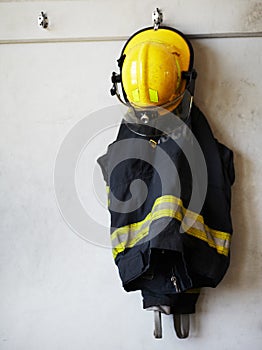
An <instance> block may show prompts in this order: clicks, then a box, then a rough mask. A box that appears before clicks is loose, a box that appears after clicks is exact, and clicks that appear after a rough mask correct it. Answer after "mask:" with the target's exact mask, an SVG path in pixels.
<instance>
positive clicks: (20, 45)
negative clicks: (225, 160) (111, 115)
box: [0, 0, 262, 350]
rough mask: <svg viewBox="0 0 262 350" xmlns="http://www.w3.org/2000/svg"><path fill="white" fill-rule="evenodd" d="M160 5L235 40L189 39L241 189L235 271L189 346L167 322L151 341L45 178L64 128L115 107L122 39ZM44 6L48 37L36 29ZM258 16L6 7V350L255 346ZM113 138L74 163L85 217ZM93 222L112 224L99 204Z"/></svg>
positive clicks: (2, 308)
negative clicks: (100, 159) (113, 79)
mask: <svg viewBox="0 0 262 350" xmlns="http://www.w3.org/2000/svg"><path fill="white" fill-rule="evenodd" d="M156 6H158V7H160V8H162V10H163V11H164V18H165V21H164V22H165V24H168V25H172V26H175V27H176V28H178V29H180V30H181V31H183V32H185V33H187V34H205V36H208V35H209V34H215V35H216V36H219V35H220V34H221V33H224V34H225V33H229V36H231V38H212V39H211V38H209V39H196V38H194V39H192V44H193V46H194V49H195V66H196V69H197V71H198V73H199V75H198V79H197V86H196V103H197V105H198V106H199V107H200V108H201V109H202V110H203V111H204V113H205V114H206V116H207V118H208V120H209V122H210V124H211V126H212V128H213V131H214V134H215V136H216V137H217V138H218V139H219V140H220V141H221V142H223V143H225V144H226V145H228V146H229V147H230V148H232V149H233V151H234V154H235V168H236V182H235V184H234V187H233V202H232V216H233V223H234V238H233V242H232V251H231V256H232V258H231V266H230V269H229V271H228V273H227V275H226V277H225V278H224V280H223V281H222V282H221V284H220V285H219V287H218V288H216V289H204V290H203V293H202V295H201V297H200V300H199V302H198V305H197V314H196V315H195V316H193V317H192V320H191V321H192V322H191V334H190V338H188V339H187V340H178V339H177V338H176V336H175V333H174V330H173V325H172V319H171V318H170V317H168V316H164V317H163V328H164V334H163V336H164V338H163V339H162V340H155V339H154V337H153V334H152V332H153V315H152V314H151V313H150V312H146V311H144V310H142V305H141V298H140V294H139V293H138V292H137V293H129V294H127V293H125V292H124V291H123V290H122V288H121V283H120V280H119V278H118V275H117V271H116V268H115V266H114V263H113V259H112V255H111V252H110V249H106V248H103V247H101V246H99V245H95V244H91V243H90V242H88V241H87V239H83V238H88V237H89V235H91V234H93V232H91V231H92V227H91V226H90V228H87V236H86V237H83V236H82V238H81V237H80V236H79V235H77V234H76V232H75V231H74V227H70V226H69V225H68V221H66V218H65V217H63V216H62V215H61V213H60V210H59V208H58V205H57V201H56V196H55V189H54V181H53V177H54V168H55V164H56V156H57V152H58V150H59V148H60V146H61V143H62V142H63V140H64V139H65V138H66V135H68V132H70V130H72V128H73V127H74V126H75V125H77V124H76V123H77V122H79V121H80V120H82V119H83V118H84V117H86V116H87V115H89V114H90V113H96V111H97V110H99V109H101V108H104V107H106V106H110V105H112V104H117V102H116V101H115V100H114V99H113V98H111V96H110V95H109V93H108V91H109V89H110V85H111V83H110V74H111V71H112V70H114V69H116V64H115V59H116V58H118V56H119V53H120V50H121V48H122V46H123V44H124V40H125V38H127V37H128V36H129V35H131V34H132V33H133V32H134V31H136V30H137V29H139V28H142V27H144V26H148V25H151V13H152V11H153V9H154V8H155V7H156ZM42 10H44V11H47V13H48V15H49V18H50V28H49V29H48V30H46V31H45V30H41V29H39V28H38V27H37V16H38V14H39V13H40V11H42ZM261 13H262V3H261V1H250V0H241V1H239V0H231V1H226V0H221V1H219V2H218V1H212V0H211V1H210V0H209V1H207V0H201V1H197V2H196V1H193V0H189V1H186V2H184V1H179V0H176V1H171V0H166V1H158V2H157V1H149V0H147V1H143V2H141V1H129V0H128V1H116V0H115V1H110V2H107V1H94V0H90V1H42V2H40V1H0V84H1V88H0V154H1V156H0V179H1V181H0V191H1V200H0V217H1V220H0V239H1V245H0V349H1V350H2V349H3V350H14V349H15V350H35V349H39V350H46V349H50V350H58V349H63V350H65V349H68V350H69V349H70V350H71V349H74V350H83V349H92V350H98V349H99V350H100V349H102V348H106V349H109V350H111V349H121V350H131V349H132V350H133V349H138V350H148V349H166V350H169V349H170V350H171V349H175V348H176V349H194V350H196V349H199V350H200V349H209V348H212V349H213V350H217V349H220V350H221V349H223V350H226V349H230V350H231V349H238V350H240V349H246V348H247V347H248V348H250V349H252V350H258V349H261V346H262V316H261V310H262V300H261V288H262V282H261V269H262V259H261V257H262V251H261V246H262V236H261V233H260V231H261V226H262V220H261V215H260V208H261V207H262V200H261V195H260V194H261V184H260V178H261V172H262V164H261V156H262V141H261V140H262V139H261V132H262V128H261V108H262V103H261V89H262V82H261V63H262V62H261V52H262V41H261V37H255V36H256V35H257V34H256V33H258V32H261V31H262V24H261ZM235 33H240V34H241V35H240V36H244V35H250V34H251V35H253V37H252V38H251V37H245V38H244V37H239V38H236V37H233V38H232V36H236V34H235ZM223 36H224V35H223ZM95 116H96V114H93V117H92V115H91V119H90V120H91V125H90V128H92V127H95V125H97V123H98V121H97V120H96V118H95ZM92 123H93V124H92ZM115 130H116V128H115V129H114V128H112V129H110V131H109V132H108V133H107V132H105V133H104V134H103V135H102V137H101V136H100V138H99V136H98V138H97V139H96V140H98V141H99V142H97V141H92V142H93V143H90V144H89V146H88V147H87V148H86V151H85V152H86V155H85V154H84V155H83V159H87V158H88V157H89V158H88V159H89V163H88V166H86V165H82V168H81V164H80V166H79V169H80V170H79V171H80V174H79V183H78V184H80V185H79V186H78V187H80V191H81V194H80V195H81V196H82V199H83V203H84V205H85V206H86V207H87V208H88V209H89V210H92V207H95V208H96V204H95V203H94V202H95V196H94V193H91V192H92V191H91V190H92V186H91V187H90V188H91V189H89V190H87V191H85V190H86V188H85V187H84V186H85V181H84V179H85V177H86V179H87V180H88V181H87V182H88V183H89V182H92V181H93V182H94V183H95V181H94V180H92V176H93V172H94V173H95V174H97V173H96V171H97V170H94V168H95V159H96V156H97V154H99V153H100V154H101V153H102V152H103V150H104V149H105V148H106V145H107V144H108V142H109V141H110V139H112V138H113V137H114V132H115ZM85 156H86V157H87V158H84V157H85ZM82 163H83V162H82ZM90 174H91V175H92V176H91V177H90ZM99 181H100V180H99ZM100 183H101V184H102V180H101V182H100ZM81 184H82V185H83V187H82V188H81ZM88 191H89V192H88ZM95 191H97V192H98V193H100V192H101V193H103V188H102V185H101V189H95ZM101 197H103V194H101ZM102 200H103V198H102ZM94 215H97V216H99V217H100V216H101V217H103V220H104V222H106V221H107V220H108V214H107V212H106V209H105V208H104V207H103V205H101V204H100V205H99V206H98V209H95V213H94ZM92 237H93V236H92Z"/></svg>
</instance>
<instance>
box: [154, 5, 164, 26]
mask: <svg viewBox="0 0 262 350" xmlns="http://www.w3.org/2000/svg"><path fill="white" fill-rule="evenodd" d="M152 21H153V25H154V30H157V29H158V28H159V26H160V24H161V23H162V22H163V13H162V11H161V10H160V9H159V8H158V7H157V8H156V9H155V10H154V11H153V13H152Z"/></svg>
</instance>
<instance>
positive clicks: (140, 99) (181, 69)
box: [111, 27, 195, 111]
mask: <svg viewBox="0 0 262 350" xmlns="http://www.w3.org/2000/svg"><path fill="white" fill-rule="evenodd" d="M118 64H119V67H120V75H116V73H113V76H112V81H113V83H115V86H114V87H113V91H112V90H111V93H112V94H117V88H116V83H118V82H120V83H121V85H122V91H123V95H124V98H125V101H126V102H128V103H130V104H131V105H132V106H133V107H135V108H148V107H150V108H152V107H155V106H161V107H163V108H166V109H168V110H170V111H171V110H174V109H175V108H176V107H177V106H178V105H179V104H180V102H181V101H182V99H183V95H184V92H185V90H186V88H187V86H188V83H189V81H190V80H192V78H193V79H195V76H194V77H193V75H192V72H193V69H192V68H193V49H192V46H191V44H190V42H189V41H188V40H187V39H186V38H185V36H184V35H183V34H182V33H180V32H179V31H177V30H175V29H173V28H169V27H161V28H159V29H157V30H154V29H152V28H145V29H143V30H141V31H139V32H137V33H135V34H134V35H133V36H132V37H131V38H130V39H129V40H128V41H127V43H126V44H125V46H124V48H123V50H122V53H121V57H120V59H119V60H118ZM194 72H195V71H194Z"/></svg>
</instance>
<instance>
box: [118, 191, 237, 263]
mask: <svg viewBox="0 0 262 350" xmlns="http://www.w3.org/2000/svg"><path fill="white" fill-rule="evenodd" d="M170 204H172V207H170ZM166 205H167V207H165V206H166ZM174 205H175V206H174ZM164 217H170V218H175V219H177V220H179V221H181V224H182V228H183V230H184V231H185V233H187V234H189V235H191V236H194V237H196V238H198V239H200V240H202V241H205V242H206V243H208V245H209V246H210V247H212V248H215V249H216V250H217V252H218V253H220V254H223V255H226V256H227V255H228V253H229V246H230V240H231V235H230V234H229V233H227V232H223V231H218V230H214V229H211V228H209V227H208V226H207V225H206V224H204V218H203V216H202V215H200V214H197V213H194V212H192V211H190V210H187V209H186V208H185V207H184V206H183V202H182V200H181V199H180V198H177V197H175V196H172V195H165V196H162V197H159V198H157V199H156V200H155V202H154V205H153V207H152V211H151V212H150V213H149V214H148V215H147V216H146V217H145V219H143V220H142V221H139V222H136V223H132V224H130V225H126V226H122V227H120V228H118V229H116V230H115V231H114V232H113V233H112V235H111V240H112V243H113V242H114V241H116V242H115V244H113V255H114V257H116V256H117V254H118V253H120V252H122V251H124V250H125V248H132V247H133V246H134V245H135V244H136V243H138V242H139V241H140V240H141V239H143V238H144V237H145V236H147V235H148V231H149V227H150V224H151V223H152V221H155V220H158V219H160V218H164ZM192 219H193V222H190V220H192Z"/></svg>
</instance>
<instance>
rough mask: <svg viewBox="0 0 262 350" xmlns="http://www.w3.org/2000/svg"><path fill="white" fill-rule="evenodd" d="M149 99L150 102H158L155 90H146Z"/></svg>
mask: <svg viewBox="0 0 262 350" xmlns="http://www.w3.org/2000/svg"><path fill="white" fill-rule="evenodd" d="M148 92H149V99H150V101H151V102H158V92H157V90H153V89H148Z"/></svg>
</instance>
